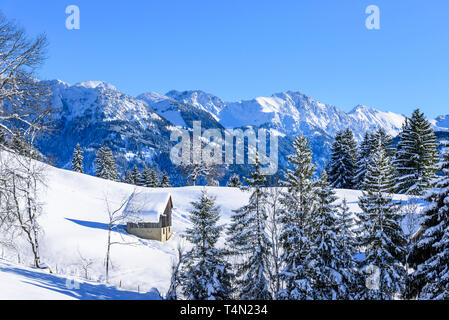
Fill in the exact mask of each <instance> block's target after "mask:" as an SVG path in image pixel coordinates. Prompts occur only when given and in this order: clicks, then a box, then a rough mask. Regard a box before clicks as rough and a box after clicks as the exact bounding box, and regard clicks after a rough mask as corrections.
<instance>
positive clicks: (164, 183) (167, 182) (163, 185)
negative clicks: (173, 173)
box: [161, 171, 171, 188]
mask: <svg viewBox="0 0 449 320" xmlns="http://www.w3.org/2000/svg"><path fill="white" fill-rule="evenodd" d="M161 188H171V184H170V178H169V177H168V175H167V172H165V171H164V172H163V173H162V178H161Z"/></svg>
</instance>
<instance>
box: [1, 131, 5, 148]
mask: <svg viewBox="0 0 449 320" xmlns="http://www.w3.org/2000/svg"><path fill="white" fill-rule="evenodd" d="M3 146H6V134H5V130H3V129H2V128H0V148H1V147H3Z"/></svg>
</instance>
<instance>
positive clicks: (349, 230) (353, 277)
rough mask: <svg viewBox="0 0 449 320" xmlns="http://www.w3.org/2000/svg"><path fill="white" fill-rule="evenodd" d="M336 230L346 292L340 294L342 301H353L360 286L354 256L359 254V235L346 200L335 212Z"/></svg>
mask: <svg viewBox="0 0 449 320" xmlns="http://www.w3.org/2000/svg"><path fill="white" fill-rule="evenodd" d="M336 228H337V230H338V242H339V245H340V248H341V252H340V261H341V263H342V266H341V269H342V270H343V271H341V272H342V274H344V275H345V279H346V281H347V282H346V283H347V291H346V292H345V291H342V292H341V293H340V298H341V299H343V300H355V299H357V298H358V296H357V292H358V291H359V290H358V288H359V287H360V285H363V286H364V285H365V283H363V284H362V281H361V279H360V276H359V274H358V272H357V271H356V270H357V261H356V260H355V255H356V254H358V253H359V248H358V243H357V237H358V236H359V233H358V232H357V230H358V229H357V228H356V221H355V219H354V213H353V212H351V211H349V207H348V203H347V201H346V199H343V201H342V203H341V205H340V206H339V210H338V211H337V221H336Z"/></svg>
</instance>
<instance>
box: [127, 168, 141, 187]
mask: <svg viewBox="0 0 449 320" xmlns="http://www.w3.org/2000/svg"><path fill="white" fill-rule="evenodd" d="M126 182H127V183H128V184H132V185H136V186H137V185H139V184H140V172H139V169H138V168H137V165H134V167H133V169H132V170H131V172H130V173H129V174H128V179H127V181H126Z"/></svg>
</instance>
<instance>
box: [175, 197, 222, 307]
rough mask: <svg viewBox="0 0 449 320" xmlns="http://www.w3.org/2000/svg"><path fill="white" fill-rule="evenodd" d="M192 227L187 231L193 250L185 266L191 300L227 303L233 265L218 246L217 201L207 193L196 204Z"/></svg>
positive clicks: (186, 294)
mask: <svg viewBox="0 0 449 320" xmlns="http://www.w3.org/2000/svg"><path fill="white" fill-rule="evenodd" d="M192 206H193V209H192V211H191V212H190V220H191V222H192V227H191V228H189V229H187V230H186V237H187V240H188V241H190V242H191V243H192V245H193V248H192V249H191V250H190V251H189V252H188V253H187V254H186V255H185V257H184V264H183V274H182V278H183V291H184V295H185V297H186V298H187V299H189V300H227V299H230V297H231V273H230V272H229V270H230V268H231V266H230V265H229V263H228V262H226V260H225V257H224V256H225V251H224V250H222V249H219V248H217V247H216V244H217V241H218V239H219V237H220V233H221V231H222V230H223V227H222V226H218V225H217V224H218V220H219V219H220V211H219V208H218V207H216V205H215V198H213V197H210V196H209V195H208V194H207V192H206V191H203V192H202V195H201V198H200V199H199V201H197V202H193V203H192Z"/></svg>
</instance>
